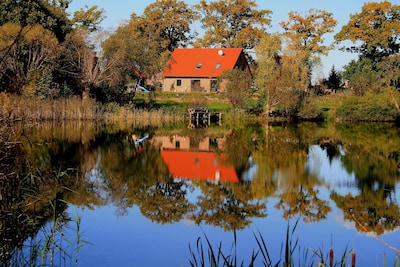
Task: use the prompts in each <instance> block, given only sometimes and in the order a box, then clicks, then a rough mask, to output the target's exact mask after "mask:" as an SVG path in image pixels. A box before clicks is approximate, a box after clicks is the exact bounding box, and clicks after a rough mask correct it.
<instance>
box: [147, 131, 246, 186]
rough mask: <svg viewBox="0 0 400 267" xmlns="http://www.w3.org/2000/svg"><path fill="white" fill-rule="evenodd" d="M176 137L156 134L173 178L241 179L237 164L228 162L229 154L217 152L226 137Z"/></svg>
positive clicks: (219, 180)
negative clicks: (215, 149) (198, 138)
mask: <svg viewBox="0 0 400 267" xmlns="http://www.w3.org/2000/svg"><path fill="white" fill-rule="evenodd" d="M195 139H196V138H190V137H183V136H173V137H169V136H168V137H167V136H165V137H155V139H154V141H155V142H156V144H159V145H160V146H161V152H160V153H161V157H162V158H163V160H164V162H165V164H166V165H167V167H168V169H169V172H170V174H171V175H172V177H173V178H176V179H178V178H180V179H191V180H204V181H214V182H234V183H237V182H239V178H238V176H237V174H236V171H235V169H234V167H233V166H232V165H231V164H228V163H227V160H226V159H227V156H226V154H217V153H215V152H213V151H212V150H211V148H212V147H217V148H220V146H221V144H222V143H223V139H210V138H208V137H205V138H202V139H201V140H198V141H196V140H195Z"/></svg>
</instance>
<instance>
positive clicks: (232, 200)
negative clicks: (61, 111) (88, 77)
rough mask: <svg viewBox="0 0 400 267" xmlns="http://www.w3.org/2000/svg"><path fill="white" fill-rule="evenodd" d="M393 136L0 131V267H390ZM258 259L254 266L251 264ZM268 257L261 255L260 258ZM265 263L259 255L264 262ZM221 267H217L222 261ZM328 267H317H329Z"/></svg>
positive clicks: (86, 127) (396, 149)
mask: <svg viewBox="0 0 400 267" xmlns="http://www.w3.org/2000/svg"><path fill="white" fill-rule="evenodd" d="M399 133H400V129H399V128H397V126H396V125H394V124H391V123H357V124H355V123H348V124H347V123H341V124H335V123H312V122H305V123H298V124H286V123H275V124H268V125H258V124H251V125H242V126H240V125H236V126H235V127H230V126H224V125H222V126H218V125H212V126H210V127H208V128H200V129H196V128H195V129H192V128H189V127H187V126H186V125H167V126H165V127H151V126H138V125H122V126H121V125H118V126H117V125H99V124H94V123H90V122H84V123H49V124H47V123H43V124H39V125H31V126H26V125H25V126H18V125H15V126H12V127H7V128H5V127H3V129H2V131H1V136H2V138H1V140H0V145H1V148H0V166H1V171H0V200H1V213H0V215H1V224H0V225H1V236H2V237H1V250H0V255H1V262H2V265H1V266H176V267H180V266H191V262H192V263H194V261H195V260H197V261H198V262H197V264H193V265H194V266H201V264H200V262H201V252H203V253H204V255H205V256H204V258H205V259H204V261H205V266H209V265H210V261H209V259H208V254H209V253H210V252H213V253H215V254H216V255H218V251H219V250H220V251H221V254H222V255H223V256H224V257H226V258H227V261H229V262H235V261H236V265H237V266H239V265H241V264H242V263H243V265H244V266H249V264H250V262H251V259H252V254H253V253H254V254H256V253H258V254H257V257H256V260H255V263H256V264H255V265H256V266H264V262H265V261H270V262H271V263H272V264H273V265H275V264H276V263H279V265H280V266H282V265H283V263H284V261H285V256H287V255H288V254H289V253H288V252H287V251H286V250H285V248H286V245H288V247H289V249H290V250H292V253H290V255H291V256H292V257H291V258H292V260H293V265H294V266H302V265H305V266H311V265H312V266H318V263H319V262H321V261H322V260H323V261H325V262H328V263H329V252H330V250H332V251H333V252H334V261H335V262H336V263H339V262H342V263H345V264H346V265H348V266H350V264H351V260H352V255H354V256H353V257H355V260H356V266H385V264H387V266H393V265H394V263H395V262H396V261H397V263H399V261H400V259H399V257H400V256H399V255H400V231H399V226H400V209H399V204H400V193H399V192H400V135H399ZM262 252H264V253H265V254H263V253H262ZM266 252H267V253H266ZM267 254H268V255H267ZM219 266H223V260H222V258H220V260H219ZM327 266H329V265H327Z"/></svg>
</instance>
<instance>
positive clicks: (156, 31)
mask: <svg viewBox="0 0 400 267" xmlns="http://www.w3.org/2000/svg"><path fill="white" fill-rule="evenodd" d="M197 18H198V15H197V13H196V12H195V11H193V10H192V9H191V8H189V6H188V5H187V4H186V3H185V2H184V1H180V0H157V1H155V2H154V3H152V4H150V5H149V6H147V7H146V8H145V10H144V12H143V16H142V17H141V20H140V28H141V30H142V31H143V32H142V33H145V34H147V35H148V37H150V38H151V39H150V40H151V41H154V42H160V46H161V48H162V49H166V50H168V51H169V52H172V51H174V49H175V48H177V47H186V46H187V45H189V44H191V42H192V40H193V38H194V36H195V35H196V33H192V32H191V25H192V23H193V22H194V21H195V20H196V19H197Z"/></svg>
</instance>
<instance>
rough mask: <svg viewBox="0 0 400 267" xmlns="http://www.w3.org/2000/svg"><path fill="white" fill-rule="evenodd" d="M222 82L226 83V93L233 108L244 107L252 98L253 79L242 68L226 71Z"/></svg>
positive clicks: (222, 76) (221, 78)
mask: <svg viewBox="0 0 400 267" xmlns="http://www.w3.org/2000/svg"><path fill="white" fill-rule="evenodd" d="M219 79H220V83H224V84H225V95H226V97H227V98H228V99H229V101H230V102H231V104H232V106H233V108H235V109H236V108H244V107H246V104H247V103H249V101H250V98H251V80H250V77H249V75H248V74H247V73H245V72H244V71H242V70H240V69H233V70H230V71H226V72H224V73H223V74H222V75H221V76H220V78H219Z"/></svg>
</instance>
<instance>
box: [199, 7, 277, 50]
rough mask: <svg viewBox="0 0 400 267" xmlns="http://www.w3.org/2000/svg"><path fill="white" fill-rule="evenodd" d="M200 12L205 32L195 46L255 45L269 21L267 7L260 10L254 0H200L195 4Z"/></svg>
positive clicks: (249, 47) (269, 12)
mask: <svg viewBox="0 0 400 267" xmlns="http://www.w3.org/2000/svg"><path fill="white" fill-rule="evenodd" d="M196 8H197V10H199V12H200V14H201V20H200V21H201V24H202V27H203V28H204V29H205V33H204V36H203V37H202V38H199V39H198V40H197V41H196V43H195V45H196V46H197V47H240V48H243V49H245V50H249V49H252V48H254V47H255V45H256V44H257V43H258V42H259V41H260V39H261V38H262V37H263V36H264V35H265V34H266V28H267V27H268V26H269V25H270V23H271V20H270V15H271V13H272V12H271V11H270V10H260V9H258V8H257V4H256V2H255V1H254V0H226V1H223V0H219V1H206V0H201V1H200V3H199V4H198V5H196Z"/></svg>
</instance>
